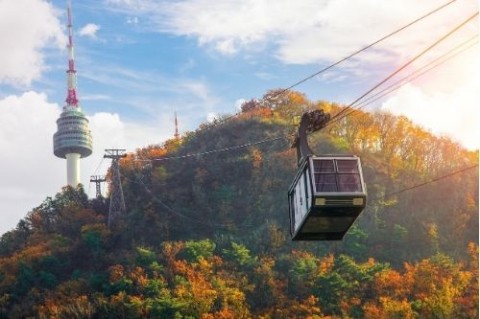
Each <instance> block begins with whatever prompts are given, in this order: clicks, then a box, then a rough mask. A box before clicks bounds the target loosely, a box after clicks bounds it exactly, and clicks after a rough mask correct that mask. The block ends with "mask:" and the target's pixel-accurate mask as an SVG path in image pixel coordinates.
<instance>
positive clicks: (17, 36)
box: [0, 0, 66, 86]
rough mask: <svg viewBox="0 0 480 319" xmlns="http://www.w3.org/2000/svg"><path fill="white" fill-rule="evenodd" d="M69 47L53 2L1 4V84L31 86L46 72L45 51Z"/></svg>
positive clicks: (31, 0) (20, 0) (23, 0)
mask: <svg viewBox="0 0 480 319" xmlns="http://www.w3.org/2000/svg"><path fill="white" fill-rule="evenodd" d="M65 43H66V38H65V36H64V35H63V33H62V28H61V24H60V22H59V20H58V14H57V12H56V11H55V9H54V7H53V6H52V5H51V4H50V3H49V2H47V1H43V0H15V1H12V0H11V1H8V0H7V1H0V48H3V49H2V50H1V52H0V83H2V82H3V83H7V84H10V85H14V86H28V85H30V83H31V82H32V81H33V80H37V79H39V78H40V76H41V73H42V71H43V70H44V69H45V62H44V60H45V52H44V50H45V49H46V48H49V47H52V46H56V47H59V48H60V47H62V46H64V44H65Z"/></svg>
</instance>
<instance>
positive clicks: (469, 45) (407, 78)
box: [356, 34, 478, 110]
mask: <svg viewBox="0 0 480 319" xmlns="http://www.w3.org/2000/svg"><path fill="white" fill-rule="evenodd" d="M476 44H478V34H477V35H475V36H473V37H472V38H470V39H468V40H466V41H464V42H462V43H461V44H459V45H458V46H456V47H455V48H454V49H452V50H449V51H448V52H446V53H444V54H443V55H441V56H440V57H438V58H436V59H435V60H433V61H431V62H429V63H428V64H426V65H424V66H423V67H421V68H419V69H417V70H415V71H414V72H412V73H410V74H409V75H407V76H405V77H403V78H402V79H400V80H398V81H396V82H394V83H392V84H391V85H389V86H388V87H386V88H385V89H383V90H381V91H379V92H378V93H375V94H374V95H372V96H370V97H368V98H367V99H365V100H364V101H362V102H360V104H359V105H358V107H357V108H356V110H360V109H362V108H364V107H365V106H367V105H370V104H371V103H373V102H375V101H377V100H379V99H380V98H382V97H384V96H386V95H388V94H390V93H392V92H393V91H395V90H398V89H399V88H401V87H402V86H404V85H405V84H407V83H409V82H410V81H412V80H414V79H416V78H418V77H420V76H422V75H424V74H425V73H428V72H430V71H431V70H433V69H435V68H437V67H438V66H440V65H442V64H443V63H445V62H447V61H449V60H450V59H452V58H454V57H456V56H458V55H459V54H460V53H463V52H464V51H466V50H468V49H470V48H472V47H473V46H475V45H476ZM455 51H456V52H455Z"/></svg>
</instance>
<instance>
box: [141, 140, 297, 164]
mask: <svg viewBox="0 0 480 319" xmlns="http://www.w3.org/2000/svg"><path fill="white" fill-rule="evenodd" d="M291 136H293V134H289V135H284V136H277V137H273V138H266V139H264V140H261V141H256V142H251V143H245V144H241V145H235V146H229V147H225V148H220V149H214V150H210V151H205V152H199V153H191V154H186V155H179V156H169V157H160V158H152V159H135V161H139V162H150V161H165V160H172V159H183V158H188V157H197V156H203V155H209V154H213V153H222V152H229V151H234V150H238V149H242V148H246V147H250V146H255V145H260V144H264V143H268V142H274V141H277V140H281V139H286V138H289V137H291Z"/></svg>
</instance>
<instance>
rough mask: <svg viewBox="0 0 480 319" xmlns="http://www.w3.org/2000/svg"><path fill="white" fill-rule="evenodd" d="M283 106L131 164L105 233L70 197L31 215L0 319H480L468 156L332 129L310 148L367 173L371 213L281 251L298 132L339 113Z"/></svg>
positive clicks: (145, 153)
mask: <svg viewBox="0 0 480 319" xmlns="http://www.w3.org/2000/svg"><path fill="white" fill-rule="evenodd" d="M278 92H279V91H271V92H268V93H267V94H266V95H265V98H264V99H262V100H261V102H259V101H254V100H252V101H249V102H247V103H245V104H244V105H243V107H242V112H241V113H240V114H238V115H236V116H232V117H227V116H226V117H225V118H224V119H221V120H217V121H216V122H214V123H208V124H207V123H206V124H203V125H201V126H200V127H199V128H198V129H197V130H196V131H194V132H190V133H187V134H185V135H184V136H182V137H181V138H180V139H172V140H169V141H166V142H163V143H161V144H159V145H152V146H148V147H145V148H140V149H138V150H137V151H136V152H135V153H132V154H128V156H127V157H126V158H124V159H122V160H121V161H120V172H121V179H122V187H123V191H124V195H125V202H126V206H127V211H126V213H125V215H124V216H122V217H121V218H119V219H118V220H117V221H116V222H115V223H114V224H113V225H112V227H111V228H110V229H109V228H108V227H107V225H106V220H107V215H108V207H109V200H108V199H105V198H98V199H88V198H87V196H86V195H85V193H84V191H83V189H82V188H81V187H79V188H77V189H72V188H70V187H67V188H64V189H63V190H62V191H61V192H60V193H58V194H57V195H56V196H54V197H52V198H47V199H46V200H45V201H44V202H43V203H42V204H40V205H39V206H38V207H36V208H34V209H32V210H31V211H30V212H29V213H28V214H27V215H26V217H25V218H24V219H22V220H21V221H19V223H18V226H17V228H16V229H14V230H12V231H10V232H8V233H6V234H4V235H3V236H2V238H1V241H0V318H477V317H478V226H479V221H478V217H479V216H478V187H479V185H478V181H479V177H478V166H476V165H477V164H478V152H469V151H467V150H465V149H463V148H462V147H461V146H459V145H458V144H457V143H455V142H453V141H451V140H449V139H448V138H445V137H438V136H434V135H432V134H430V133H429V132H427V131H425V130H424V129H422V128H420V127H417V126H415V125H414V124H413V123H411V122H410V121H409V120H408V119H406V118H403V117H396V116H393V115H391V114H386V113H381V112H376V113H368V112H363V111H360V110H359V111H356V112H355V113H353V114H351V115H349V116H347V117H345V118H343V119H342V120H340V121H335V122H332V123H331V124H329V125H328V126H327V127H326V128H324V129H323V130H322V131H321V132H318V133H315V134H312V135H311V136H310V146H311V147H312V149H313V150H314V152H315V153H316V154H333V153H348V154H356V155H358V156H359V157H360V158H361V159H362V165H363V169H364V175H365V179H366V184H367V188H368V204H367V208H366V209H365V210H364V211H363V213H362V214H361V215H360V217H359V219H358V220H357V221H356V223H355V224H354V226H353V227H352V228H351V229H350V231H349V232H348V233H347V235H346V236H345V239H344V240H343V241H334V242H292V241H291V240H290V238H289V236H290V234H289V229H288V225H289V220H288V202H287V190H288V188H289V186H290V183H291V182H292V179H293V177H294V175H295V173H296V154H295V150H294V149H292V148H290V145H291V142H292V134H293V133H295V130H296V127H295V124H296V122H297V121H296V118H297V117H298V116H300V115H301V114H303V112H305V111H306V110H311V109H315V108H322V109H324V110H325V111H326V112H330V113H331V114H337V113H338V112H339V111H340V110H341V109H342V106H340V105H336V104H333V103H329V102H325V101H319V102H313V101H309V100H307V99H306V98H305V96H303V95H302V94H301V93H298V92H288V94H278ZM269 97H270V98H269ZM274 97H275V98H274Z"/></svg>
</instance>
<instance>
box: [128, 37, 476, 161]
mask: <svg viewBox="0 0 480 319" xmlns="http://www.w3.org/2000/svg"><path fill="white" fill-rule="evenodd" d="M472 41H473V43H472ZM476 44H478V37H477V36H474V37H472V38H470V39H468V40H466V41H464V42H462V43H461V44H459V45H458V46H456V47H455V48H453V49H451V50H449V51H448V52H446V53H444V54H443V55H442V56H440V57H438V58H436V59H435V60H433V61H431V62H430V63H428V64H426V65H424V66H423V67H421V68H419V69H417V70H416V71H414V72H412V73H411V74H409V75H408V76H406V77H404V78H402V79H400V80H398V81H397V82H395V83H393V84H391V85H390V86H388V87H387V88H385V89H384V90H382V91H380V92H378V93H376V94H375V95H372V96H371V97H369V98H368V99H366V100H364V101H363V102H362V103H361V104H360V105H361V106H360V107H359V108H357V110H359V109H361V108H363V107H365V106H367V105H369V104H371V103H373V102H374V101H376V100H378V99H380V98H382V97H384V96H385V95H387V94H389V93H391V92H393V91H395V90H397V89H398V88H400V87H401V86H403V85H404V84H406V83H407V82H408V81H409V80H412V79H415V78H417V77H419V76H421V75H423V74H425V73H427V72H429V71H431V70H433V69H434V68H436V67H438V66H439V65H441V64H443V63H445V62H447V61H448V60H450V59H451V58H453V57H455V56H457V55H458V54H460V53H462V52H463V51H465V50H467V49H469V48H471V47H472V46H473V45H476ZM455 51H457V52H455ZM294 135H295V134H287V135H283V136H278V137H273V138H267V139H263V140H261V141H255V142H250V143H245V144H241V145H235V146H229V147H225V148H221V149H214V150H209V151H205V152H198V153H190V154H186V155H179V156H168V157H162V158H154V159H135V161H139V162H151V161H164V160H175V159H184V158H189V157H200V156H204V155H209V154H213V153H222V152H228V151H234V150H238V149H242V148H247V147H250V146H255V145H260V144H264V143H268V142H274V141H277V140H280V139H289V138H291V137H293V136H294Z"/></svg>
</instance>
